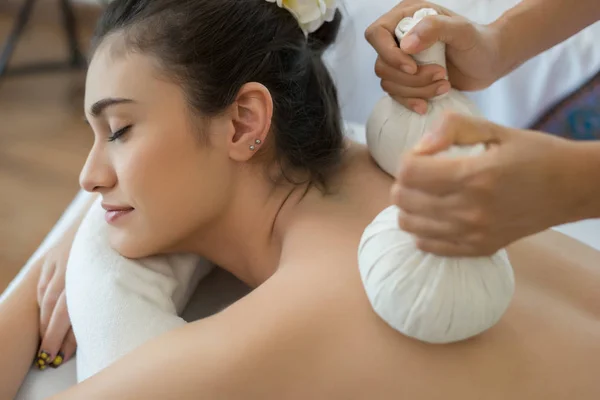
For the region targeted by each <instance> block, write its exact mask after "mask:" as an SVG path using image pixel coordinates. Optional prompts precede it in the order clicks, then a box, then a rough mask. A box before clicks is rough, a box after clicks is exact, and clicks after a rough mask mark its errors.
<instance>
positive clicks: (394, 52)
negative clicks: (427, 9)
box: [365, 4, 420, 74]
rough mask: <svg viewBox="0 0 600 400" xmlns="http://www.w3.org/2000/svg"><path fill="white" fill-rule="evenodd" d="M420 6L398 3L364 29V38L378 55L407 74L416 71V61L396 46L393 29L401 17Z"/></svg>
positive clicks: (406, 15) (408, 14) (411, 13)
mask: <svg viewBox="0 0 600 400" xmlns="http://www.w3.org/2000/svg"><path fill="white" fill-rule="evenodd" d="M419 8H420V7H418V6H408V7H407V6H406V5H405V4H399V5H398V6H396V7H394V8H393V9H392V10H391V11H390V12H388V13H387V14H385V15H384V16H382V17H381V18H379V19H378V20H377V21H375V22H374V23H373V24H371V26H369V27H368V28H367V30H366V31H365V38H366V39H367V41H368V42H369V43H370V44H371V46H373V48H374V49H375V51H377V53H378V54H379V57H381V58H382V59H383V61H385V62H386V63H387V64H388V65H390V66H392V67H393V68H396V69H399V70H401V71H404V72H406V73H408V74H414V73H416V72H417V63H416V62H415V60H414V59H413V58H412V57H411V56H409V55H408V54H406V53H405V52H404V51H402V50H401V49H400V47H399V46H398V42H397V39H396V35H395V31H396V27H397V26H398V23H399V22H400V20H402V18H404V17H408V16H412V15H413V14H414V13H415V11H417V10H418V9H419Z"/></svg>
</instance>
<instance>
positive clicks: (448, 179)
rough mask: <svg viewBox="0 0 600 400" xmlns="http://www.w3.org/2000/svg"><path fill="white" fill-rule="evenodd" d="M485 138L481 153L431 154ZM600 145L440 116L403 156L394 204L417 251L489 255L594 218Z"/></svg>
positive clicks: (595, 214)
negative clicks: (547, 231)
mask: <svg viewBox="0 0 600 400" xmlns="http://www.w3.org/2000/svg"><path fill="white" fill-rule="evenodd" d="M482 142H483V143H486V144H487V145H488V148H487V151H486V152H484V153H483V154H481V155H478V156H473V157H462V158H444V157H443V156H439V157H433V156H432V155H433V154H435V153H437V152H439V151H441V150H443V149H446V148H448V147H449V146H450V145H452V144H458V145H460V144H463V145H467V144H474V143H482ZM598 171H600V145H599V144H593V143H576V142H570V141H567V140H564V139H560V138H557V137H553V136H550V135H548V134H544V133H540V132H533V131H524V130H518V129H511V128H505V127H501V126H498V125H496V124H493V123H490V122H487V121H485V120H482V119H478V118H473V117H467V116H460V115H457V114H447V115H445V116H444V117H443V118H442V120H441V122H440V123H439V124H438V125H437V127H435V128H434V129H433V130H432V131H431V133H430V134H429V135H428V136H426V137H425V138H424V141H423V142H421V143H420V145H418V146H417V148H416V149H415V150H414V151H413V152H412V153H409V154H408V155H407V156H406V157H404V159H403V160H402V163H401V166H400V169H399V172H398V176H397V181H396V184H395V185H394V187H393V189H392V200H393V203H395V204H397V205H398V206H399V207H400V208H401V209H402V211H403V212H402V213H401V215H400V217H399V225H400V227H401V228H402V229H403V230H405V231H407V232H410V233H412V234H414V235H415V237H416V239H417V245H418V247H419V248H420V249H422V250H424V251H428V252H431V253H435V254H438V255H445V256H484V255H490V254H493V253H494V252H496V251H497V250H499V249H501V248H503V247H506V246H507V245H508V244H510V243H512V242H514V241H516V240H517V239H520V238H522V237H525V236H528V235H530V234H533V233H537V232H540V231H542V230H545V229H547V228H550V227H552V226H555V225H559V224H563V223H568V222H573V221H576V220H580V219H585V218H593V217H596V216H600V215H598V214H600V210H599V208H600V206H599V205H598V204H600V203H599V202H598V199H599V198H600V190H599V189H598V187H599V185H598V179H599V178H598V177H599V175H600V172H598Z"/></svg>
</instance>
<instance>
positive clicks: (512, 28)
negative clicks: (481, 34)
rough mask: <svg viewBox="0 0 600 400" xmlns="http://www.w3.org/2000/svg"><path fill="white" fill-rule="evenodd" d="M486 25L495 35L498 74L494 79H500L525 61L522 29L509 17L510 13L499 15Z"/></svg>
mask: <svg viewBox="0 0 600 400" xmlns="http://www.w3.org/2000/svg"><path fill="white" fill-rule="evenodd" d="M488 27H489V28H490V29H492V30H493V31H494V32H495V35H496V42H497V47H498V59H497V60H496V65H497V66H498V73H497V75H498V76H497V77H496V79H500V78H502V77H504V76H505V75H508V74H509V73H510V72H512V71H513V70H515V69H516V68H518V67H519V66H520V65H521V64H523V63H524V62H525V61H527V58H528V57H527V55H526V54H527V52H526V50H525V49H524V41H523V38H522V37H521V36H522V34H523V32H522V31H523V29H522V27H520V26H519V24H518V23H517V21H514V20H512V19H511V15H506V14H504V15H502V16H500V17H499V18H498V19H497V20H495V21H494V22H492V23H491V24H489V25H488ZM520 37H521V38H520ZM519 38H520V40H519Z"/></svg>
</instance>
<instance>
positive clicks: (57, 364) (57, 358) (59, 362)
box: [52, 355, 63, 367]
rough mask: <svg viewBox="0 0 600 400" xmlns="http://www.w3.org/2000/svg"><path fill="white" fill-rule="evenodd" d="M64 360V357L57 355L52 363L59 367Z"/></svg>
mask: <svg viewBox="0 0 600 400" xmlns="http://www.w3.org/2000/svg"><path fill="white" fill-rule="evenodd" d="M62 362H63V358H62V356H61V355H58V356H56V358H55V359H54V361H52V365H54V366H56V367H58V366H59V365H60V364H62Z"/></svg>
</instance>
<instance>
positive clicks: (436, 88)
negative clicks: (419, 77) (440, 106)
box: [381, 80, 450, 111]
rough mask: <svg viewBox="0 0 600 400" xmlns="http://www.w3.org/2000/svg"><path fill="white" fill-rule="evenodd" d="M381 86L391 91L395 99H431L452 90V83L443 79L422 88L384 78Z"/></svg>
mask: <svg viewBox="0 0 600 400" xmlns="http://www.w3.org/2000/svg"><path fill="white" fill-rule="evenodd" d="M381 88H382V89H383V90H385V91H386V92H387V93H389V94H390V95H391V96H392V97H393V98H394V99H396V98H398V97H400V98H417V99H430V98H432V97H435V96H439V95H442V94H444V93H448V91H449V90H450V83H449V82H447V81H446V80H442V81H441V82H433V83H430V84H429V85H427V86H423V87H420V88H413V87H409V86H402V85H399V84H397V83H396V82H393V81H387V80H382V81H381ZM413 111H414V110H413Z"/></svg>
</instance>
